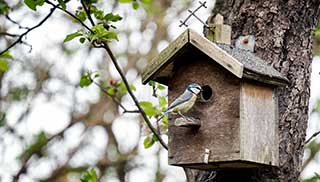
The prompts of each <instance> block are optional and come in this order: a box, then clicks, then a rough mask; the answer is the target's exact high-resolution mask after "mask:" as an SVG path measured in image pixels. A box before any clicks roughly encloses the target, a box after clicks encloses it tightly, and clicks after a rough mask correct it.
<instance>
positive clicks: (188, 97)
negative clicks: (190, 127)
mask: <svg viewBox="0 0 320 182" xmlns="http://www.w3.org/2000/svg"><path fill="white" fill-rule="evenodd" d="M202 91H203V90H202V88H201V86H200V85H199V84H197V83H191V84H189V85H188V86H187V88H186V89H185V91H184V92H183V94H181V95H180V96H179V97H177V98H176V99H175V100H174V101H173V102H172V103H171V104H170V105H169V107H168V109H167V110H166V111H164V112H163V113H162V115H161V117H160V118H159V119H158V120H159V121H160V120H161V119H162V118H163V117H164V116H166V115H167V114H168V113H174V114H179V115H180V116H182V117H183V118H185V116H184V115H183V113H187V112H188V111H189V110H190V109H191V108H192V107H193V105H194V103H195V102H196V100H197V96H198V94H199V93H200V92H202ZM185 119H187V118H185Z"/></svg>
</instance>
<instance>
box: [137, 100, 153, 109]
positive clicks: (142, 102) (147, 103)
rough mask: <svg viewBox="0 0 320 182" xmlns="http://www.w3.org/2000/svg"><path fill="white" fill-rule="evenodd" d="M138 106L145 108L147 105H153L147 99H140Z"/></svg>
mask: <svg viewBox="0 0 320 182" xmlns="http://www.w3.org/2000/svg"><path fill="white" fill-rule="evenodd" d="M139 104H140V106H141V107H143V108H147V107H153V105H152V103H151V102H148V101H141V102H139Z"/></svg>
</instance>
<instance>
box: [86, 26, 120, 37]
mask: <svg viewBox="0 0 320 182" xmlns="http://www.w3.org/2000/svg"><path fill="white" fill-rule="evenodd" d="M92 31H93V33H90V36H89V37H90V39H91V40H92V41H95V40H96V41H110V40H111V39H115V40H119V39H118V36H117V34H116V33H115V32H110V31H108V30H107V29H105V28H104V26H103V25H102V24H98V25H95V26H94V27H92Z"/></svg>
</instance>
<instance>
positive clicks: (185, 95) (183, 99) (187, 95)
mask: <svg viewBox="0 0 320 182" xmlns="http://www.w3.org/2000/svg"><path fill="white" fill-rule="evenodd" d="M191 97H192V93H190V92H188V91H185V92H184V93H183V94H182V95H180V96H179V97H178V98H177V99H176V100H174V101H173V102H172V103H171V104H170V106H169V107H168V111H169V110H171V109H172V108H174V107H175V106H177V105H180V104H182V103H184V102H186V101H188V100H189V99H190V98H191Z"/></svg>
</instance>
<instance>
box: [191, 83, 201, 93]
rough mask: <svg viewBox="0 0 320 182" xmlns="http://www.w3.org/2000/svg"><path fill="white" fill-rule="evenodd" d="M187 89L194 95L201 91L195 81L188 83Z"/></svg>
mask: <svg viewBox="0 0 320 182" xmlns="http://www.w3.org/2000/svg"><path fill="white" fill-rule="evenodd" d="M187 90H188V91H190V92H192V93H193V94H196V95H198V94H199V93H200V92H201V91H203V90H202V88H201V86H200V85H199V84H197V83H191V84H190V85H188V87H187Z"/></svg>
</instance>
